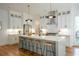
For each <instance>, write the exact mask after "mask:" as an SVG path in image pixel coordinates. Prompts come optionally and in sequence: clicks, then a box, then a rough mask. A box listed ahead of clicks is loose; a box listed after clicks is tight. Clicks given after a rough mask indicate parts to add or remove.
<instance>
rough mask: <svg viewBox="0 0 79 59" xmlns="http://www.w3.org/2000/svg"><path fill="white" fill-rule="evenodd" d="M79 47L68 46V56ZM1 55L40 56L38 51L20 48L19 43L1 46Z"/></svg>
mask: <svg viewBox="0 0 79 59" xmlns="http://www.w3.org/2000/svg"><path fill="white" fill-rule="evenodd" d="M73 48H78V49H79V47H77V46H73V47H72V48H70V47H66V56H72V52H73V51H72V49H73ZM0 56H40V55H39V54H37V53H34V52H31V51H28V50H24V49H18V45H17V44H14V45H5V46H0Z"/></svg>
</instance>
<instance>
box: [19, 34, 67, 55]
mask: <svg viewBox="0 0 79 59" xmlns="http://www.w3.org/2000/svg"><path fill="white" fill-rule="evenodd" d="M65 42H66V39H65V38H62V37H58V36H26V35H20V36H19V48H22V49H27V50H30V51H33V52H36V53H38V54H40V55H44V56H65V55H66V52H65V48H66V43H65Z"/></svg>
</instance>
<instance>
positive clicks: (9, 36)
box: [8, 34, 19, 44]
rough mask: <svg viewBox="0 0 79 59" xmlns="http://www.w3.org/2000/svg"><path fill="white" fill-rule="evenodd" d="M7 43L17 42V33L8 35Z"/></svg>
mask: <svg viewBox="0 0 79 59" xmlns="http://www.w3.org/2000/svg"><path fill="white" fill-rule="evenodd" d="M8 43H9V44H16V43H19V38H18V35H16V34H14V35H8Z"/></svg>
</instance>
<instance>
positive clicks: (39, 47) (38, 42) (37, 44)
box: [35, 39, 43, 55]
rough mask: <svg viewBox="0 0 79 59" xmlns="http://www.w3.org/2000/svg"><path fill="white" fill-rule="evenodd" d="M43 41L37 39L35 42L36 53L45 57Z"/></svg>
mask: <svg viewBox="0 0 79 59" xmlns="http://www.w3.org/2000/svg"><path fill="white" fill-rule="evenodd" d="M42 46H43V45H42V40H38V39H36V40H35V52H36V53H38V54H40V55H43V50H42V48H43V47H42Z"/></svg>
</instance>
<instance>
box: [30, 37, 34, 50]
mask: <svg viewBox="0 0 79 59" xmlns="http://www.w3.org/2000/svg"><path fill="white" fill-rule="evenodd" d="M29 40H30V51H34V49H35V48H34V47H35V46H34V39H33V38H32V39H31V38H30V39H29Z"/></svg>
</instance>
